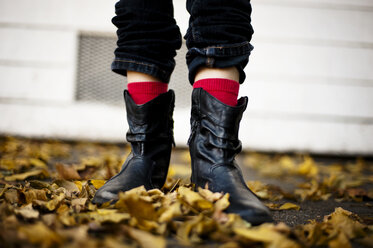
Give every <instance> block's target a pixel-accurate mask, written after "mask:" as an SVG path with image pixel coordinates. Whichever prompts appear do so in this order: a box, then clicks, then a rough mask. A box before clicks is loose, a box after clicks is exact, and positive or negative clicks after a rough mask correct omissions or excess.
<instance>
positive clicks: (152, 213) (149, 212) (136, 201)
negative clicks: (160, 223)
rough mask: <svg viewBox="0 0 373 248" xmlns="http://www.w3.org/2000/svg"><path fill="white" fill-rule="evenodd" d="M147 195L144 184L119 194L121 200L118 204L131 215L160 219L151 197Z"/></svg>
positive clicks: (147, 218) (143, 218)
mask: <svg viewBox="0 0 373 248" xmlns="http://www.w3.org/2000/svg"><path fill="white" fill-rule="evenodd" d="M142 194H143V195H144V194H145V195H146V190H145V188H144V186H140V187H138V188H134V189H131V190H129V191H126V192H122V193H120V194H119V200H118V202H117V203H116V206H117V207H119V208H123V209H125V210H127V211H128V212H129V213H130V214H131V216H134V217H136V218H137V219H138V220H151V221H155V220H157V219H158V212H157V211H156V209H155V207H154V206H153V203H152V201H151V198H150V197H149V196H142Z"/></svg>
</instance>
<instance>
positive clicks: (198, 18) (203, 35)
mask: <svg viewBox="0 0 373 248" xmlns="http://www.w3.org/2000/svg"><path fill="white" fill-rule="evenodd" d="M115 9H116V16H115V17H114V18H113V20H112V21H113V24H114V25H115V26H117V28H118V31H117V35H118V42H117V45H118V47H117V49H116V50H115V59H114V61H113V63H112V70H113V71H114V72H117V73H119V74H122V75H126V73H127V70H130V71H138V72H143V73H146V74H149V75H152V76H154V77H156V78H159V79H160V80H161V81H162V82H165V83H168V82H169V80H170V76H171V73H172V71H173V70H174V67H175V60H174V57H175V55H176V50H177V49H179V48H180V47H181V35H180V30H179V27H178V26H177V25H176V22H175V20H174V17H173V5H172V0H157V1H155V0H120V1H119V2H117V3H116V5H115ZM187 10H188V12H189V13H190V19H189V28H188V31H187V34H186V35H185V37H184V38H185V39H186V44H187V47H188V53H187V56H186V60H187V64H188V68H189V81H190V83H191V84H193V82H194V77H195V74H196V72H197V70H198V68H199V67H201V66H207V67H212V68H226V67H231V66H236V67H237V69H238V70H239V72H240V83H243V81H244V80H245V73H244V70H243V69H244V68H245V66H246V65H247V63H248V60H249V56H250V52H251V50H252V49H253V47H252V46H251V44H250V40H251V37H252V35H253V33H254V31H253V28H252V26H251V17H250V15H251V4H250V0H187Z"/></svg>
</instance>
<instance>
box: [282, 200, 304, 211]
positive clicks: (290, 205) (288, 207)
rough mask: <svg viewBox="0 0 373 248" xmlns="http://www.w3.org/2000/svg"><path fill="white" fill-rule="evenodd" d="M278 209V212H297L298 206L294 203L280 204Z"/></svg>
mask: <svg viewBox="0 0 373 248" xmlns="http://www.w3.org/2000/svg"><path fill="white" fill-rule="evenodd" d="M278 209H279V210H291V209H295V210H299V209H300V206H298V205H297V204H294V203H290V202H287V203H284V204H282V205H281V206H280V207H279V208H278Z"/></svg>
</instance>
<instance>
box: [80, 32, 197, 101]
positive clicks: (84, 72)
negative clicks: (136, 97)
mask: <svg viewBox="0 0 373 248" xmlns="http://www.w3.org/2000/svg"><path fill="white" fill-rule="evenodd" d="M115 48H116V37H115V35H103V34H85V33H84V34H81V35H80V39H79V58H78V61H79V62H78V83H77V91H76V99H77V101H80V102H92V103H103V104H110V105H123V89H124V88H125V84H126V78H125V77H123V76H121V75H118V74H116V73H114V72H112V71H111V70H110V64H111V62H112V60H113V52H114V49H115ZM185 54H186V47H185V45H183V47H182V48H181V49H180V50H179V51H178V53H177V56H176V58H175V60H176V68H175V71H174V73H173V75H172V78H171V82H170V85H169V88H170V89H173V90H175V94H176V108H185V107H190V95H191V92H192V87H191V86H190V84H189V81H188V69H187V66H186V65H185Z"/></svg>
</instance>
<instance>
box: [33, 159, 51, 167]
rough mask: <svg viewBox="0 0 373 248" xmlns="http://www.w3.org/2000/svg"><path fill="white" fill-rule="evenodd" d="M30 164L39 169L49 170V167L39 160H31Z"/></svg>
mask: <svg viewBox="0 0 373 248" xmlns="http://www.w3.org/2000/svg"><path fill="white" fill-rule="evenodd" d="M29 163H30V164H31V165H32V166H34V167H37V168H41V169H48V166H47V165H46V164H45V163H44V162H43V161H41V160H40V159H37V158H30V160H29Z"/></svg>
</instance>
